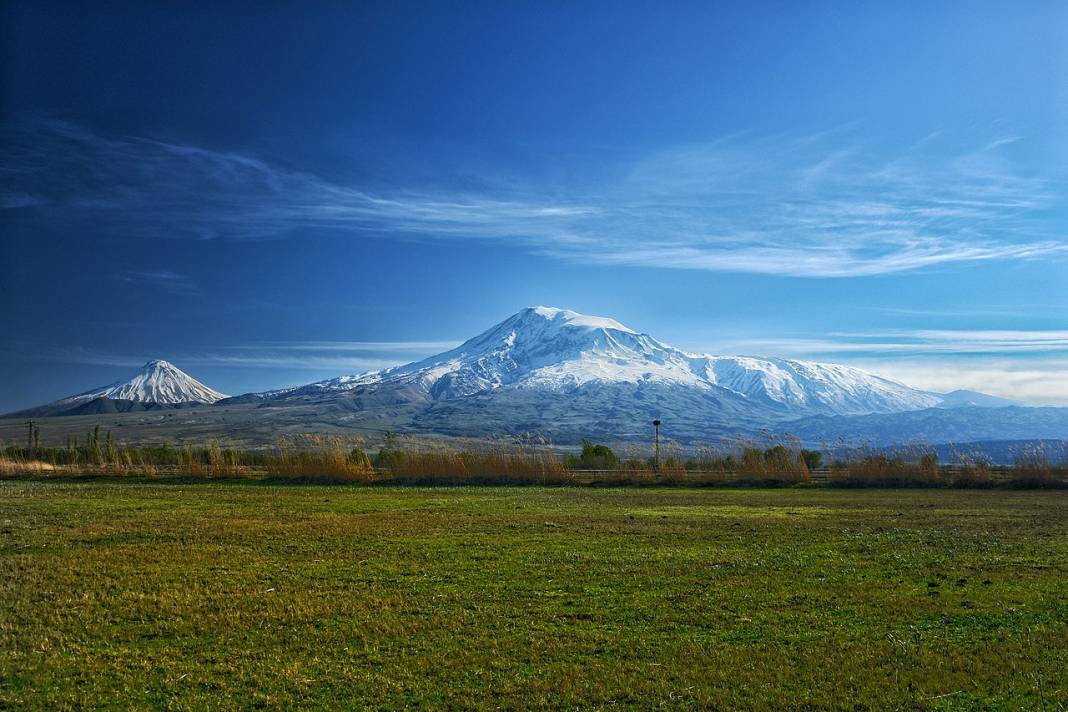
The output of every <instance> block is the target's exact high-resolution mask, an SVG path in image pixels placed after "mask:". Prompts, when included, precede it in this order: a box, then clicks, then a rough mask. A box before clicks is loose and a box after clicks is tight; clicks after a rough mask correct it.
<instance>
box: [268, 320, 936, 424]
mask: <svg viewBox="0 0 1068 712" xmlns="http://www.w3.org/2000/svg"><path fill="white" fill-rule="evenodd" d="M586 384H599V385H611V384H629V385H641V384H655V385H657V386H671V387H682V388H688V389H693V390H695V391H696V392H703V393H706V394H709V395H715V396H716V397H719V398H731V399H734V400H741V401H744V402H748V403H750V404H751V405H752V406H754V407H757V408H762V409H765V410H767V409H771V410H773V411H781V412H782V413H783V414H784V415H786V414H812V413H826V414H836V415H851V414H861V413H884V412H897V411H903V410H914V409H920V408H927V407H931V406H935V405H938V404H939V403H940V396H939V395H938V394H934V393H928V392H925V391H919V390H916V389H914V388H910V387H909V386H906V385H904V384H902V383H898V382H897V381H892V380H890V379H886V378H881V377H879V376H875V375H872V374H870V373H867V372H865V371H862V370H860V369H856V368H850V367H847V366H838V365H831V364H818V363H809V362H804V361H789V360H785V359H768V358H753V357H738V356H709V355H703V354H692V353H688V352H685V351H682V350H680V349H676V348H674V347H672V346H669V345H667V344H664V343H662V342H660V341H658V340H656V339H654V338H653V337H651V336H649V335H647V334H641V333H638V332H637V331H635V330H633V329H630V328H628V327H626V326H624V325H622V324H620V323H619V322H617V321H614V320H612V319H607V318H603V317H593V316H586V315H583V314H578V313H576V312H573V311H569V310H567V309H558V308H554V307H530V308H528V309H524V310H523V311H521V312H519V313H517V314H515V315H513V316H511V317H509V318H508V319H505V320H504V321H502V322H501V323H500V324H497V325H496V326H494V327H492V328H490V329H489V330H488V331H486V332H484V333H482V334H480V335H478V336H476V337H474V338H473V339H470V340H468V341H466V342H464V343H463V344H461V345H460V346H458V347H456V348H455V349H453V350H451V351H446V352H445V353H442V354H439V355H437V356H431V357H430V358H427V359H424V360H423V361H419V362H416V363H411V364H408V365H405V366H399V367H396V368H391V369H387V370H385V371H378V372H373V373H367V374H362V375H354V376H341V377H339V378H334V379H330V380H327V381H320V382H318V383H313V384H310V385H308V386H303V387H300V388H296V389H292V390H287V391H285V392H284V393H282V394H279V395H277V396H275V398H276V399H279V400H285V399H289V398H308V397H312V398H314V397H329V396H330V395H332V394H344V393H347V392H351V391H355V390H358V389H364V390H366V389H374V388H378V389H380V388H385V387H389V386H405V387H417V388H418V389H419V390H420V392H423V393H425V395H426V397H427V398H428V399H429V400H434V401H438V400H447V399H455V398H462V397H466V396H473V395H476V394H487V393H492V392H494V391H496V390H499V389H521V390H532V391H542V392H549V393H568V392H573V391H575V389H577V388H579V387H581V386H584V385H586ZM263 395H266V394H263ZM269 399H270V398H269Z"/></svg>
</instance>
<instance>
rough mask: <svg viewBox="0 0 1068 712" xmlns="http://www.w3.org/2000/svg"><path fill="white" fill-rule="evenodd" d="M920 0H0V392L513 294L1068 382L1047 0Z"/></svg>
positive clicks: (312, 370) (692, 341)
mask: <svg viewBox="0 0 1068 712" xmlns="http://www.w3.org/2000/svg"><path fill="white" fill-rule="evenodd" d="M930 5H932V4H929V3H907V2H906V3H855V2H833V3H832V2H827V3H796V2H781V3H776V2H768V3H758V4H754V3H721V4H715V3H693V4H685V3H679V4H673V5H670V6H666V5H664V4H661V3H648V4H625V5H621V4H619V3H546V2H537V3H475V2H469V3H398V2H382V3H360V4H340V3H339V4H331V5H328V4H325V3H322V4H319V3H316V4H298V3H266V4H265V3H227V4H225V6H224V7H220V4H217V3H204V4H203V5H202V6H201V7H195V6H192V5H190V4H185V3H173V4H171V3H130V4H122V3H115V4H108V7H107V8H100V7H93V6H92V5H91V4H85V5H84V6H80V7H79V6H74V5H73V4H68V3H59V4H52V3H48V2H32V3H19V2H10V3H5V4H4V5H3V6H2V7H0V32H2V38H0V40H2V41H0V122H2V124H3V126H4V127H5V129H4V134H3V146H2V148H3V154H2V155H3V157H4V170H3V172H2V173H0V198H3V201H4V202H3V207H4V209H3V210H2V211H0V314H2V315H3V316H2V317H0V319H2V321H3V324H2V327H3V333H4V334H5V344H4V345H3V346H0V412H2V411H7V410H11V409H15V408H19V407H25V406H30V405H34V404H37V403H41V402H44V401H48V400H51V399H53V398H57V397H60V396H63V395H68V394H70V393H73V392H76V391H80V390H84V389H86V388H89V387H90V386H95V385H98V384H100V383H104V382H109V381H112V380H116V379H118V378H120V377H123V376H125V375H126V374H127V373H128V372H129V371H131V370H132V366H133V365H135V364H136V363H137V362H139V361H142V360H147V359H148V358H152V357H160V358H167V359H170V360H172V361H174V362H175V363H176V364H177V365H178V366H179V367H181V368H183V369H185V370H186V371H188V372H190V373H191V374H192V375H194V376H196V377H198V378H200V379H201V380H203V381H205V382H207V383H208V384H209V385H211V386H213V387H216V388H218V389H220V390H223V391H227V392H231V393H240V392H245V391H249V390H258V389H265V388H270V387H279V386H284V385H291V384H295V383H302V382H308V381H311V380H315V379H318V378H324V377H329V376H334V375H337V374H339V373H344V372H353V371H359V370H365V369H366V368H371V367H375V366H379V365H383V364H386V363H395V362H399V361H405V360H410V359H413V358H416V357H418V356H424V355H428V354H429V353H432V352H434V351H436V350H441V349H439V348H436V347H435V346H434V345H422V346H420V345H418V344H409V345H405V343H403V342H428V341H429V342H450V341H456V340H461V339H464V338H467V337H469V336H471V335H473V334H475V333H477V332H478V331H481V330H482V329H484V328H486V327H488V326H490V325H491V324H492V323H494V322H496V321H498V320H500V319H503V318H505V317H506V316H508V315H509V314H511V313H513V312H514V311H516V310H518V309H519V308H522V307H523V306H527V305H532V304H551V305H554V306H564V307H569V308H573V309H576V310H578V311H583V312H587V313H595V314H602V315H607V316H612V317H614V318H617V319H619V320H620V321H623V322H624V323H627V324H629V325H632V326H634V327H635V328H639V329H641V330H645V331H648V332H650V333H652V334H654V335H655V336H658V337H659V338H661V339H664V340H666V341H669V342H671V343H674V344H676V345H679V346H683V347H688V348H692V349H695V350H719V351H745V352H750V353H753V352H758V351H759V352H762V353H766V354H768V355H776V354H782V355H790V356H801V357H812V358H820V359H823V360H836V361H845V362H850V363H857V364H859V365H863V366H867V367H871V368H873V369H876V370H883V371H884V372H887V373H888V374H889V375H892V376H895V377H899V378H902V379H903V380H906V381H910V380H911V382H915V383H917V384H918V385H921V386H925V387H939V388H945V389H949V388H951V387H956V386H966V387H984V386H989V387H986V388H985V389H986V390H988V391H992V392H998V393H999V394H1002V395H1017V396H1022V397H1031V398H1036V397H1037V398H1039V399H1041V400H1045V401H1047V402H1066V403H1068V377H1066V376H1064V374H1065V373H1066V372H1068V368H1066V364H1068V331H1066V330H1068V318H1066V315H1068V297H1066V290H1065V289H1064V286H1065V284H1066V283H1068V279H1066V277H1068V270H1066V267H1065V264H1066V263H1065V257H1066V254H1065V252H1064V248H1065V246H1066V245H1068V237H1066V232H1065V229H1066V226H1068V213H1066V210H1065V205H1064V202H1063V199H1062V196H1063V195H1064V194H1065V191H1064V190H1063V188H1064V187H1065V175H1064V169H1063V166H1065V165H1068V140H1066V138H1068V129H1066V126H1068V121H1066V119H1068V89H1066V86H1065V85H1066V81H1065V77H1066V76H1068V50H1066V47H1068V10H1066V9H1065V5H1063V4H1062V3H1055V2H1049V3H1042V2H1035V3H1009V2H1005V3H982V2H979V3H976V2H959V3H953V2H950V3H938V4H937V7H931V6H930ZM161 147H162V148H161ZM902 166H905V168H901V167H902ZM899 168H900V170H898V169H899ZM713 176H716V177H715V178H713ZM734 176H737V183H736V184H735V183H734V182H733V177H734ZM927 185H930V186H931V190H936V191H945V195H944V196H942V195H940V197H939V199H938V201H935V202H934V203H928V202H927V201H926V195H925V193H926V192H929V191H928V189H927V188H925V187H924V186H927ZM887 186H889V187H887ZM735 188H737V190H736V191H735ZM367 196H369V197H367ZM973 199H974V202H975V204H974V205H973ZM387 204H388V206H387V207H382V206H383V205H387ZM397 205H400V207H396V206H397ZM942 205H952V207H953V210H954V211H955V212H952V213H951V212H948V211H947V212H944V213H943V212H939V211H937V210H933V209H932V206H933V207H934V208H938V207H939V206H942ZM487 206H488V207H487ZM828 206H830V207H828ZM350 210H355V214H353V213H350V212H347V211H350ZM487 210H488V211H490V212H492V213H493V215H492V217H490V218H484V217H483V215H484V214H485V212H486V211H487ZM457 211H459V213H458V212H457ZM871 211H874V212H871ZM339 212H344V213H345V215H344V217H337V215H338V214H339ZM413 212H417V213H420V215H419V217H418V218H417V219H409V214H411V213H413ZM873 214H874V215H877V216H878V217H877V218H869V217H862V216H869V215H873ZM532 216H533V217H532ZM888 216H892V217H888ZM795 226H796V227H795ZM867 230H871V231H872V232H871V234H872V235H873V237H872V238H871V241H870V242H869V241H867V240H866V237H865V236H866V235H867V234H869V233H868V232H866V231H867ZM646 246H651V247H652V251H651V253H650V254H646V253H645V252H643V248H644V247H646ZM973 247H974V248H975V249H976V250H977V251H975V252H973V251H972V248H973ZM899 255H900V256H901V258H900V259H899ZM765 258H766V263H764V262H762V260H764V259H765ZM809 259H811V260H812V262H811V263H810V262H809V261H808V260H809ZM754 262H756V263H757V264H754ZM806 265H811V266H806ZM843 270H844V271H845V272H847V273H848V274H846V275H843V274H842V272H843ZM854 270H855V271H856V274H855V275H854V276H850V275H851V274H853V272H852V271H854ZM932 332H938V333H932ZM1004 332H1012V333H1011V334H1006V333H1004ZM1025 332H1027V333H1025ZM322 342H332V343H331V344H329V345H328V344H324V343H322ZM342 342H343V343H342ZM378 342H391V343H392V342H402V343H393V344H392V345H382V344H380V343H378ZM955 374H957V375H955ZM959 374H963V375H959ZM910 377H911V379H910ZM954 379H955V380H954ZM991 380H992V381H994V383H993V385H992V386H990V385H989V383H988V381H991ZM1010 391H1011V392H1010Z"/></svg>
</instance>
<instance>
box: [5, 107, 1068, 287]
mask: <svg viewBox="0 0 1068 712" xmlns="http://www.w3.org/2000/svg"><path fill="white" fill-rule="evenodd" d="M940 138H941V137H940V136H937V135H932V136H929V137H925V138H924V139H921V140H920V141H917V142H916V143H915V144H914V145H912V146H910V147H907V148H905V149H903V150H901V151H898V152H896V153H894V154H893V155H887V154H886V152H885V151H883V152H877V151H873V150H871V149H870V147H868V146H865V145H864V142H863V141H862V140H860V139H859V138H857V137H856V135H855V133H854V132H852V131H850V130H848V129H847V130H842V131H830V132H825V133H823V134H813V135H809V136H774V137H754V136H748V135H744V134H743V135H737V136H731V137H727V138H724V139H722V140H719V141H713V142H708V143H702V144H694V145H688V146H679V147H675V148H672V149H669V150H663V151H659V152H655V153H652V154H648V155H645V156H642V157H639V158H637V159H634V160H632V161H631V162H630V163H629V164H628V165H626V166H624V167H623V168H622V169H621V170H620V171H618V172H617V173H618V174H619V175H621V177H619V178H616V179H614V180H611V181H607V182H604V183H601V184H597V185H589V184H583V183H581V182H576V183H575V184H573V185H552V186H548V185H541V184H535V183H533V182H532V183H531V184H529V185H526V186H524V187H521V188H515V187H514V186H513V187H511V188H508V189H504V188H500V189H486V190H482V191H453V192H447V191H440V190H437V191H428V190H420V189H419V188H417V187H413V188H411V189H409V190H391V191H383V190H374V189H372V188H371V187H368V186H362V185H345V184H340V183H337V182H333V181H329V180H326V179H324V178H322V177H319V176H316V175H314V174H312V173H310V172H305V171H300V170H295V169H292V168H283V167H280V166H277V165H273V164H271V163H269V162H266V161H263V160H260V159H258V158H254V157H251V156H247V155H242V154H239V153H234V152H227V151H217V150H209V149H206V148H201V147H196V146H190V145H183V144H180V143H175V142H167V141H160V140H156V139H153V138H145V137H108V136H103V135H100V134H98V133H95V132H92V131H89V130H87V129H85V128H83V127H80V126H77V125H73V124H70V123H64V122H59V121H55V120H49V119H39V118H38V119H36V120H33V121H24V122H22V123H21V124H19V125H17V126H9V127H7V128H6V129H5V132H4V140H3V144H2V145H3V148H2V149H0V151H2V154H0V155H2V158H3V166H4V168H3V170H2V171H0V207H3V208H5V209H6V210H8V211H10V212H11V214H12V215H11V216H12V217H13V218H18V219H26V220H41V221H51V222H53V223H56V222H62V221H67V222H68V223H72V224H76V223H79V222H81V221H85V220H89V219H92V220H94V221H98V222H99V221H103V222H106V223H107V224H108V225H109V226H110V227H111V228H112V229H113V230H114V232H115V233H116V234H121V235H127V236H143V237H183V236H184V237H193V238H201V239H213V238H220V239H240V240H251V239H271V238H278V237H283V236H286V235H289V234H291V233H293V232H294V231H297V230H304V229H331V230H338V231H342V232H345V233H347V234H351V235H356V236H359V235H363V234H375V235H378V236H390V235H393V236H397V237H403V238H405V239H412V238H417V239H437V240H458V239H477V240H497V241H505V242H507V243H509V244H512V245H514V246H516V248H517V249H523V250H526V251H530V252H535V253H538V254H542V255H548V256H552V257H555V258H558V259H561V260H567V261H576V262H582V263H585V264H589V263H593V264H605V265H629V266H640V267H658V268H669V269H687V270H707V271H727V272H746V273H758V274H771V275H785V276H800V277H855V276H870V275H878V274H887V273H895V272H902V271H908V270H915V269H920V268H924V267H930V266H934V265H942V264H949V263H960V262H980V261H1006V260H1031V259H1037V258H1047V257H1050V256H1053V255H1062V256H1063V255H1065V254H1068V238H1066V237H1065V235H1064V234H1063V231H1062V228H1063V226H1061V225H1058V224H1056V223H1055V222H1053V221H1052V219H1051V218H1049V215H1050V213H1051V211H1052V210H1053V209H1054V208H1057V207H1063V198H1062V197H1061V196H1062V195H1064V194H1065V191H1064V190H1063V188H1064V185H1062V183H1061V181H1060V179H1059V178H1054V177H1051V176H1042V175H1028V174H1025V173H1023V172H1022V171H1021V170H1019V169H1018V168H1017V166H1016V165H1015V164H1014V163H1013V161H1012V160H1011V159H1010V157H1009V155H1010V154H1009V152H1010V151H1011V150H1012V148H1013V145H1014V144H1015V143H1016V142H1017V141H1018V140H1019V139H1018V138H1017V137H1015V136H1001V137H994V138H992V139H991V140H990V141H988V142H987V143H986V144H984V145H980V146H977V147H975V148H973V149H971V150H966V151H949V150H947V149H945V148H940V149H939V146H938V142H939V141H940ZM561 195H564V196H567V197H566V198H563V199H561V198H559V197H557V196H561Z"/></svg>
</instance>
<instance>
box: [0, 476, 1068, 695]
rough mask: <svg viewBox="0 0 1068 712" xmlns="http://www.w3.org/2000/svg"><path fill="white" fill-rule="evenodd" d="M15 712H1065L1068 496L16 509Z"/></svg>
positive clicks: (258, 499) (32, 486) (346, 491)
mask: <svg viewBox="0 0 1068 712" xmlns="http://www.w3.org/2000/svg"><path fill="white" fill-rule="evenodd" d="M0 532H2V536H0V708H2V707H11V708H40V709H59V708H65V707H85V706H99V705H105V706H113V707H121V708H179V709H180V708H246V707H287V708H291V707H296V706H302V707H327V706H328V707H366V706H372V707H402V706H409V707H485V708H489V707H505V708H530V707H564V708H573V707H599V706H605V707H607V706H613V705H622V706H626V705H631V706H638V707H642V708H647V707H653V706H665V707H670V708H678V707H709V706H719V707H724V708H768V707H774V708H784V707H785V708H806V707H807V708H846V709H887V708H909V709H911V708H920V709H926V708H930V709H969V708H988V707H994V708H1000V707H1004V708H1026V709H1036V708H1046V709H1061V708H1064V707H1065V706H1066V705H1068V672H1066V670H1068V493H1066V492H1014V491H1013V492H1006V491H952V490H847V491H842V490H833V489H802V488H791V489H778V490H774V489H766V490H760V489H757V490H754V489H744V490H743V489H716V490H708V489H701V490H697V489H693V490H687V489H603V490H602V489H590V488H556V489H546V488H456V489H450V488H437V489H434V488H422V489H420V488H404V489H402V488H387V487H379V488H374V487H349V486H339V487H325V486H303V487H297V486H278V485H264V484H188V485H178V484H173V483H172V484H127V483H121V482H45V481H4V482H0Z"/></svg>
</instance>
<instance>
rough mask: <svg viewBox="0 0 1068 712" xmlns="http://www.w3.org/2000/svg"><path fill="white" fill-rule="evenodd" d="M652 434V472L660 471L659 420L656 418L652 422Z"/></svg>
mask: <svg viewBox="0 0 1068 712" xmlns="http://www.w3.org/2000/svg"><path fill="white" fill-rule="evenodd" d="M653 433H654V438H655V439H654V441H653V442H654V446H653V447H654V450H653V452H654V454H653V471H654V472H659V471H660V419H659V418H657V419H656V420H654V421H653Z"/></svg>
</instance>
